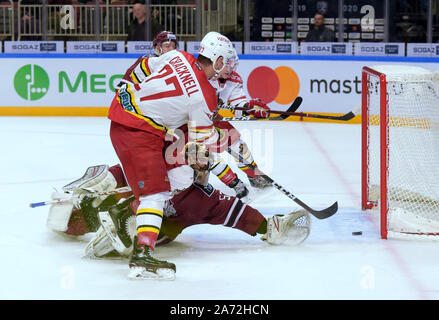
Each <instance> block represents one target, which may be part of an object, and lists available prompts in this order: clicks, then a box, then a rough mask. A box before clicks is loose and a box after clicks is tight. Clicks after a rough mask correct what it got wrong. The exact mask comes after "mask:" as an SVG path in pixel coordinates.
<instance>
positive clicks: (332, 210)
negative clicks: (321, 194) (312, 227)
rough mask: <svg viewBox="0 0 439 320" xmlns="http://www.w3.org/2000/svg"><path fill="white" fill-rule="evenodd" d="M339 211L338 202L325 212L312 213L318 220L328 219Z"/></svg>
mask: <svg viewBox="0 0 439 320" xmlns="http://www.w3.org/2000/svg"><path fill="white" fill-rule="evenodd" d="M337 211H338V202H337V201H336V202H334V203H333V204H332V205H331V206H330V207H328V208H326V209H323V210H320V211H318V210H312V211H310V213H311V214H312V215H313V216H314V217H316V218H317V219H327V218H329V217H331V216H333V215H334V214H335V213H336V212H337Z"/></svg>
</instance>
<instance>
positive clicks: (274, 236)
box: [261, 210, 311, 245]
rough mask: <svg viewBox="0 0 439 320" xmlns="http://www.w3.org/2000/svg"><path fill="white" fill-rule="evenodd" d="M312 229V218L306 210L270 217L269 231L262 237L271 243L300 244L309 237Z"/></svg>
mask: <svg viewBox="0 0 439 320" xmlns="http://www.w3.org/2000/svg"><path fill="white" fill-rule="evenodd" d="M310 229H311V218H310V216H309V214H308V212H306V211H305V210H299V211H295V212H291V213H288V214H285V215H281V214H279V215H275V216H273V217H271V218H268V222H267V233H266V234H264V235H263V236H262V237H261V239H262V240H264V241H267V242H268V243H269V244H273V245H278V244H282V243H285V242H287V243H288V244H295V245H297V244H299V243H301V242H303V241H305V239H306V238H308V235H309V232H310Z"/></svg>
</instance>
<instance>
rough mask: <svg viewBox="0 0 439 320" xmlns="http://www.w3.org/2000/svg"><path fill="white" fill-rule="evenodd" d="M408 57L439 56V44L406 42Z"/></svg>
mask: <svg viewBox="0 0 439 320" xmlns="http://www.w3.org/2000/svg"><path fill="white" fill-rule="evenodd" d="M407 56H408V57H439V44H435V43H407Z"/></svg>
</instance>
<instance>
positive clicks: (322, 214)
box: [227, 147, 338, 219]
mask: <svg viewBox="0 0 439 320" xmlns="http://www.w3.org/2000/svg"><path fill="white" fill-rule="evenodd" d="M227 151H228V152H229V153H230V154H231V155H232V156H233V157H235V158H237V159H239V160H240V161H241V162H242V163H244V164H245V165H246V166H248V167H249V168H251V169H252V170H253V171H255V170H256V169H257V168H256V167H255V166H254V165H252V164H250V163H247V162H244V161H243V159H242V157H241V155H239V154H237V153H236V152H234V151H233V150H231V148H230V147H229V148H228V149H227ZM261 177H263V178H264V179H265V180H266V181H267V182H268V183H271V185H272V186H273V187H275V188H276V189H278V190H279V191H280V192H282V193H283V194H284V195H286V196H287V197H288V198H290V199H291V200H293V201H294V202H295V203H297V204H298V205H299V206H301V207H302V208H304V209H305V210H306V211H308V212H309V213H311V214H312V215H313V216H314V217H316V218H317V219H326V218H329V217H331V216H332V215H334V214H335V213H336V212H337V210H338V203H337V201H336V202H334V203H333V204H332V205H331V206H330V207H328V208H326V209H323V210H314V209H312V208H311V207H309V206H308V205H307V204H306V203H304V202H303V201H302V200H300V199H299V198H297V197H296V196H295V195H294V194H292V193H291V192H289V191H288V190H287V189H285V188H284V187H282V186H281V185H280V184H278V183H277V182H276V181H274V180H273V179H271V178H270V177H269V176H267V175H265V174H264V175H261Z"/></svg>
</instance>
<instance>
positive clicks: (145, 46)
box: [127, 41, 154, 56]
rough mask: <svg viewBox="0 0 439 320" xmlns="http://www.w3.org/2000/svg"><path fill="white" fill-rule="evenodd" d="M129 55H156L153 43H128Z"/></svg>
mask: <svg viewBox="0 0 439 320" xmlns="http://www.w3.org/2000/svg"><path fill="white" fill-rule="evenodd" d="M127 53H136V54H139V56H140V55H150V54H154V47H153V45H152V41H127Z"/></svg>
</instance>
